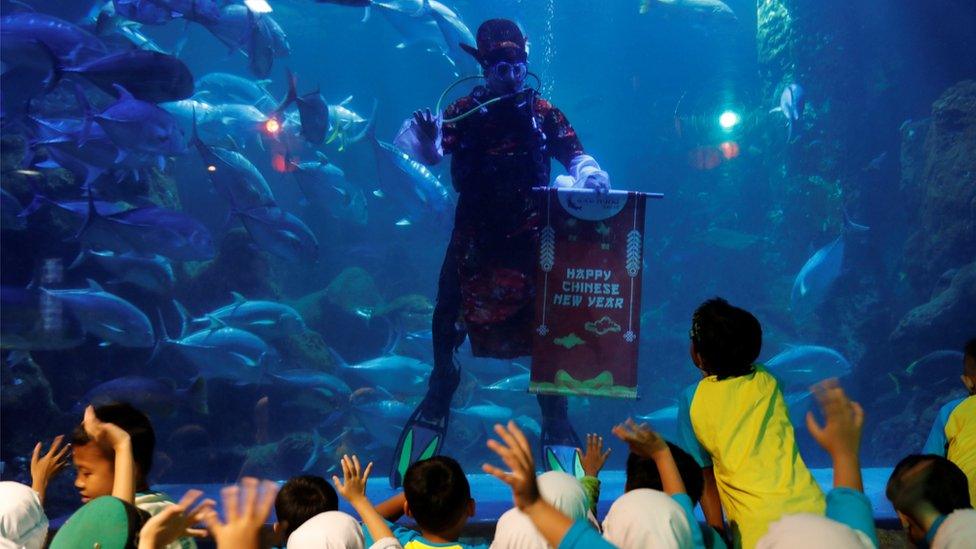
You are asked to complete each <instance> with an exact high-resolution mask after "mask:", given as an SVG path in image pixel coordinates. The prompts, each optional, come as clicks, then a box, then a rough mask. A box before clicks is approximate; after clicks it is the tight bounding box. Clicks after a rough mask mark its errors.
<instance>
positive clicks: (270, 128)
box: [264, 117, 281, 135]
mask: <svg viewBox="0 0 976 549" xmlns="http://www.w3.org/2000/svg"><path fill="white" fill-rule="evenodd" d="M264 131H265V133H267V134H268V135H278V132H280V131H281V122H278V119H277V118H274V117H271V118H269V119H267V120H266V121H265V122H264Z"/></svg>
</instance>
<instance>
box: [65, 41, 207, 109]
mask: <svg viewBox="0 0 976 549" xmlns="http://www.w3.org/2000/svg"><path fill="white" fill-rule="evenodd" d="M64 72H66V73H72V74H78V75H80V76H83V77H84V78H86V79H87V80H89V81H90V82H91V83H93V84H95V85H96V86H98V87H99V88H101V89H102V90H104V91H105V92H106V93H109V94H113V95H117V96H119V97H120V98H121V97H122V94H123V93H129V94H131V96H132V97H134V98H136V99H139V100H142V101H148V102H151V103H159V102H164V101H178V100H180V99H186V98H187V97H190V96H191V95H193V75H192V74H190V69H188V68H187V66H186V65H185V64H184V63H183V62H182V61H180V60H179V59H177V58H176V57H174V56H172V55H167V54H165V53H159V52H155V51H144V50H130V51H123V52H119V53H113V54H111V55H107V56H105V57H102V58H99V59H94V60H92V61H89V62H87V63H84V64H81V65H77V66H74V67H71V68H66V69H64Z"/></svg>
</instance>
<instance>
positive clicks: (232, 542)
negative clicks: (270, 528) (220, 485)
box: [203, 477, 278, 549]
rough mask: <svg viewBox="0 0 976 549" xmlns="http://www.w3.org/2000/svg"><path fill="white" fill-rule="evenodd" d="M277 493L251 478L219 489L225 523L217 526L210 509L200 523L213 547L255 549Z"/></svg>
mask: <svg viewBox="0 0 976 549" xmlns="http://www.w3.org/2000/svg"><path fill="white" fill-rule="evenodd" d="M277 493H278V485H277V484H275V483H274V482H271V481H270V480H265V481H260V482H259V481H258V479H256V478H252V477H245V478H243V479H241V482H240V484H239V485H233V486H227V487H225V488H224V489H222V490H221V491H220V497H221V500H222V501H223V505H224V517H225V520H224V521H223V522H221V520H220V517H219V516H217V512H216V511H214V510H213V509H210V510H209V511H208V512H206V513H204V516H203V522H204V523H205V524H206V525H207V529H209V530H210V533H211V534H212V535H213V537H214V539H215V540H216V541H217V547H220V548H227V549H230V548H233V549H238V548H240V549H257V547H258V545H259V543H260V533H261V527H262V526H263V525H264V522H265V520H267V518H268V515H269V514H270V513H271V506H272V505H274V500H275V494H277Z"/></svg>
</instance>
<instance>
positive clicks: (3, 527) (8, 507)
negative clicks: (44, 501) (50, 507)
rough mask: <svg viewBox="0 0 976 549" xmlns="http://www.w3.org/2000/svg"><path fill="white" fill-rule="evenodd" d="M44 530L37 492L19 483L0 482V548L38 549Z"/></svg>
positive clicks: (44, 524)
mask: <svg viewBox="0 0 976 549" xmlns="http://www.w3.org/2000/svg"><path fill="white" fill-rule="evenodd" d="M47 527H48V522H47V515H45V514H44V506H43V505H41V500H40V497H39V495H38V493H37V492H35V491H34V490H32V489H31V488H30V487H28V486H24V485H23V484H21V483H19V482H11V481H3V482H0V547H20V548H23V549H41V548H42V547H44V541H45V539H47Z"/></svg>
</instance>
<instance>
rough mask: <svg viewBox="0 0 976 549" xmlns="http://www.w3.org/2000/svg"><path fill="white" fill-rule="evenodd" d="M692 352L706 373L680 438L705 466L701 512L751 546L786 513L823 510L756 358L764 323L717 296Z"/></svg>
mask: <svg viewBox="0 0 976 549" xmlns="http://www.w3.org/2000/svg"><path fill="white" fill-rule="evenodd" d="M689 335H690V338H691V345H690V354H691V358H692V360H693V361H694V363H695V366H696V367H698V368H699V369H700V370H701V371H702V372H703V374H704V376H705V377H704V379H702V380H701V381H700V382H698V383H696V384H694V385H692V386H691V387H689V388H688V389H687V390H685V391H684V393H683V394H682V398H681V399H679V406H678V439H679V443H680V445H681V446H682V447H683V448H684V449H685V450H686V451H687V452H688V453H689V454H691V455H692V456H693V457H694V458H695V459H696V460H697V461H698V463H699V465H701V466H702V468H703V473H704V476H705V490H704V493H703V495H702V502H701V503H702V511H703V512H704V514H705V518H706V519H707V521H708V524H709V525H711V526H713V527H715V528H717V529H719V530H721V529H723V528H724V522H723V517H722V509H723V507H724V509H725V512H726V513H727V514H728V517H729V521H730V525H731V539H732V541H733V544H734V546H736V547H747V548H751V547H753V546H755V544H756V542H757V541H758V540H759V538H760V537H762V535H763V534H765V533H766V529H767V528H768V527H769V524H770V523H771V522H773V521H775V520H777V519H779V518H780V517H782V516H783V515H787V514H795V513H805V512H806V513H815V514H823V512H824V495H823V492H822V491H821V490H820V487H819V486H818V485H817V483H816V481H814V479H813V475H811V474H810V471H809V470H808V469H807V466H806V465H805V464H804V463H803V459H802V458H801V457H800V452H799V449H798V448H797V445H796V440H795V437H794V432H793V426H792V425H791V424H790V419H789V416H788V415H787V409H786V402H785V401H784V399H783V395H782V392H781V391H780V388H779V385H778V384H777V382H776V379H775V378H773V376H772V375H770V374H769V372H767V371H766V370H765V369H764V368H763V367H762V366H760V365H754V364H753V362H754V361H755V360H756V358H758V357H759V351H760V348H761V346H762V327H761V326H760V325H759V321H758V320H756V317H754V316H753V315H752V314H750V313H749V312H748V311H745V310H743V309H740V308H738V307H733V306H732V305H730V304H729V303H728V302H727V301H725V300H723V299H720V298H715V299H711V300H709V301H706V302H705V303H703V304H702V305H701V306H699V307H698V309H697V310H696V311H695V314H694V316H693V318H692V326H691V331H690V333H689Z"/></svg>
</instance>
